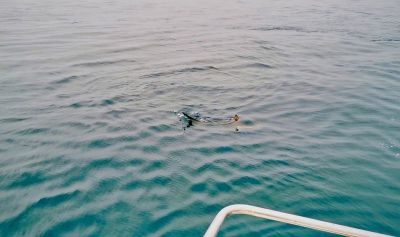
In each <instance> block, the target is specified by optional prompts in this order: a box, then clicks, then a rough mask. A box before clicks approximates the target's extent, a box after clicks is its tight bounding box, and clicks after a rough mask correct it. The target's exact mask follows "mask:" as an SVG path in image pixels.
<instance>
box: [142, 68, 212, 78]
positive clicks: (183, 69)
mask: <svg viewBox="0 0 400 237" xmlns="http://www.w3.org/2000/svg"><path fill="white" fill-rule="evenodd" d="M209 70H218V68H216V67H213V66H206V67H190V68H182V69H177V70H171V71H167V72H159V73H152V74H147V75H143V76H140V78H155V77H164V76H170V75H177V74H182V73H193V72H202V71H209Z"/></svg>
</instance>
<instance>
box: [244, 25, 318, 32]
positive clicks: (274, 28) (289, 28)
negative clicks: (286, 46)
mask: <svg viewBox="0 0 400 237" xmlns="http://www.w3.org/2000/svg"><path fill="white" fill-rule="evenodd" d="M250 30H256V31H294V32H299V33H312V32H319V31H316V30H308V29H306V28H303V27H297V26H263V27H257V28H252V29H250Z"/></svg>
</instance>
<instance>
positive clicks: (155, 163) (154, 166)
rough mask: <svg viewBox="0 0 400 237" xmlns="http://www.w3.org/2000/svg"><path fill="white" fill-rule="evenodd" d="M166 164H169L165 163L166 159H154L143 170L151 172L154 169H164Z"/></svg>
mask: <svg viewBox="0 0 400 237" xmlns="http://www.w3.org/2000/svg"><path fill="white" fill-rule="evenodd" d="M166 165H167V164H166V163H165V161H160V160H157V161H152V162H150V164H148V165H147V166H145V167H144V168H143V169H142V172H143V173H150V172H153V171H156V170H160V169H163V168H165V167H166Z"/></svg>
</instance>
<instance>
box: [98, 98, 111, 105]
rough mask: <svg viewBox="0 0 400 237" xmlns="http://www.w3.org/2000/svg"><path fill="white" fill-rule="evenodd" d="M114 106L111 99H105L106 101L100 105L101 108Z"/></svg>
mask: <svg viewBox="0 0 400 237" xmlns="http://www.w3.org/2000/svg"><path fill="white" fill-rule="evenodd" d="M112 104H114V101H113V100H111V99H105V100H103V101H101V103H100V105H101V106H107V105H112Z"/></svg>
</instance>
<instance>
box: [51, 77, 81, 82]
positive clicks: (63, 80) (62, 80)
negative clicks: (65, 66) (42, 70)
mask: <svg viewBox="0 0 400 237" xmlns="http://www.w3.org/2000/svg"><path fill="white" fill-rule="evenodd" d="M78 78H79V77H78V76H69V77H65V78H63V79H60V80H57V81H54V82H53V83H54V84H66V83H70V82H72V81H75V80H77V79H78Z"/></svg>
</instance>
